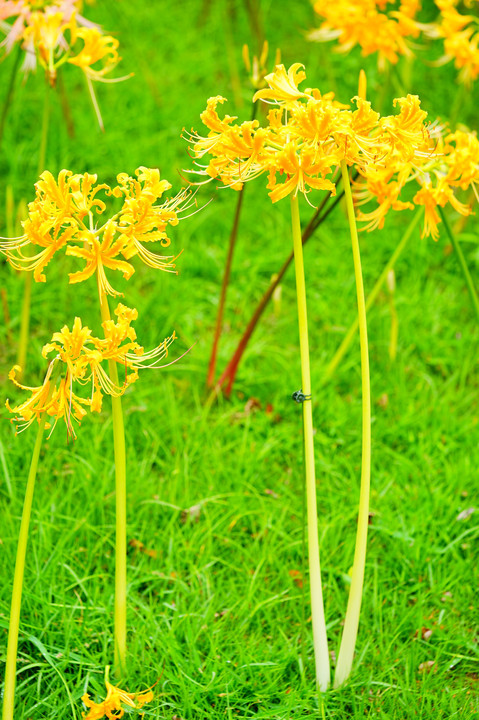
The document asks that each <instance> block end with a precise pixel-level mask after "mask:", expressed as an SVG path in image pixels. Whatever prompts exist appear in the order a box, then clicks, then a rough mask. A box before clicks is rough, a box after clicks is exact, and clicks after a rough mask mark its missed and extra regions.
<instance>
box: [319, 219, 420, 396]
mask: <svg viewBox="0 0 479 720" xmlns="http://www.w3.org/2000/svg"><path fill="white" fill-rule="evenodd" d="M421 216H422V208H420V209H419V210H418V212H417V213H416V215H415V216H414V217H413V219H412V220H411V223H410V225H409V227H408V229H407V230H406V232H405V233H404V235H403V236H402V238H401V242H400V243H399V245H398V246H397V248H396V249H395V251H394V252H393V254H392V255H391V257H390V258H389V260H388V262H387V263H386V265H385V267H384V270H383V271H382V273H381V275H380V276H379V277H378V279H377V280H376V284H375V285H374V287H373V289H372V290H371V292H370V293H369V295H368V297H367V300H366V312H367V311H368V310H369V309H370V308H371V306H372V305H373V303H374V301H375V300H376V298H377V296H378V295H379V292H380V290H381V288H382V286H383V285H384V282H385V280H386V278H387V275H388V272H389V271H390V270H391V269H392V268H393V267H394V265H395V264H396V261H397V259H398V258H399V256H400V255H401V253H402V251H403V250H404V248H405V247H406V245H407V243H408V242H409V239H410V237H411V235H412V234H413V232H414V230H415V228H416V225H417V224H418V222H419V220H420V218H421ZM358 326H359V316H358V317H357V318H356V320H354V322H353V323H352V324H351V327H350V328H349V330H348V332H347V333H346V335H345V336H344V339H343V341H342V343H341V345H340V346H339V347H338V349H337V350H336V352H335V354H334V357H333V359H332V360H331V362H330V363H329V365H328V367H327V368H326V372H325V373H324V375H323V377H322V378H321V385H324V383H325V382H326V381H327V380H329V378H330V377H331V376H332V375H333V374H334V372H335V370H336V368H337V367H338V365H339V363H340V362H341V360H342V359H343V357H344V356H345V355H346V353H347V351H348V350H349V347H350V345H351V342H352V341H353V338H354V336H355V335H356V332H357V329H358Z"/></svg>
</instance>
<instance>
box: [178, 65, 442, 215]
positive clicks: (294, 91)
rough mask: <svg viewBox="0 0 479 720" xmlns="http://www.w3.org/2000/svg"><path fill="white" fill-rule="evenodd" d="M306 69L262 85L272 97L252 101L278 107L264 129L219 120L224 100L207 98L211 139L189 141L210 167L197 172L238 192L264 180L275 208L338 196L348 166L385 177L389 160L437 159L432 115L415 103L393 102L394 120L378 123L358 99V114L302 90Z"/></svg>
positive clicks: (263, 94) (279, 72)
mask: <svg viewBox="0 0 479 720" xmlns="http://www.w3.org/2000/svg"><path fill="white" fill-rule="evenodd" d="M302 67H303V66H302V65H300V64H299V63H296V64H294V65H292V66H291V68H290V69H289V70H288V71H286V69H285V68H284V66H283V65H278V66H277V67H276V70H275V72H274V73H272V74H270V75H267V76H266V78H265V79H266V81H267V83H268V85H269V89H266V90H260V91H258V92H257V93H256V94H255V95H254V98H253V100H257V99H262V100H265V101H266V102H271V103H273V104H275V105H278V106H279V107H278V108H273V109H271V110H270V112H269V114H268V125H267V127H260V125H259V123H258V121H256V120H254V121H246V122H243V123H242V124H241V125H238V124H236V123H235V122H234V121H235V120H236V118H234V117H230V116H229V115H226V116H225V117H224V118H223V119H221V118H220V117H219V115H218V113H217V106H218V104H219V103H224V102H225V99H224V98H222V97H220V96H218V97H214V98H210V100H209V101H208V104H207V108H206V110H205V111H204V112H203V114H202V115H201V119H202V121H203V123H204V124H205V125H206V127H207V128H208V129H209V134H208V136H207V137H201V136H200V135H198V134H197V133H192V134H190V136H189V140H190V142H191V143H192V145H193V152H194V155H195V156H196V158H202V157H203V156H205V155H206V154H208V155H211V156H212V159H211V160H210V162H209V164H208V165H206V166H203V167H202V169H200V170H196V171H193V172H196V173H198V174H204V175H207V176H209V177H210V178H219V179H220V180H221V181H222V182H223V183H224V184H225V185H227V186H229V187H232V188H234V189H236V190H238V189H240V188H241V187H242V184H243V183H244V182H246V181H248V180H251V179H253V178H255V177H258V176H259V175H262V174H263V173H267V175H268V188H269V190H270V193H269V195H270V197H271V200H272V201H273V202H276V201H278V200H280V199H281V198H284V197H285V196H287V195H289V194H290V193H293V194H296V193H297V192H301V193H303V194H305V195H307V194H308V193H309V191H310V190H311V189H317V190H327V191H328V192H331V193H332V194H335V191H336V188H335V183H334V173H335V171H336V169H337V167H338V166H339V165H340V164H341V162H342V161H343V160H344V161H346V163H347V164H348V165H350V166H355V167H356V168H357V169H359V168H362V169H363V170H365V168H367V167H369V166H370V165H371V166H374V167H381V168H384V169H386V168H387V167H388V165H389V162H390V160H391V158H392V157H394V158H398V159H400V160H401V161H403V162H408V163H413V162H414V161H415V159H416V157H417V156H418V153H423V152H424V149H425V148H428V151H430V152H433V151H434V143H433V141H432V140H431V138H430V137H429V132H428V128H427V126H426V124H425V120H426V116H427V113H426V112H424V111H423V110H422V109H421V107H420V101H419V98H418V97H417V96H415V95H408V96H407V97H405V98H400V99H398V100H396V101H395V104H397V105H399V113H398V114H396V115H391V116H385V117H380V115H379V113H377V112H375V111H374V110H373V109H372V108H371V104H370V103H369V102H367V101H366V100H364V99H362V98H360V97H355V98H353V102H354V103H355V105H356V109H355V110H350V109H349V107H348V106H347V105H343V104H341V103H339V102H336V101H335V100H334V95H333V93H327V94H325V95H322V94H321V92H320V91H319V90H317V89H307V90H304V91H302V90H300V89H299V88H298V85H299V83H300V82H301V81H303V80H304V79H305V73H304V71H303V70H302ZM429 149H430V150H429Z"/></svg>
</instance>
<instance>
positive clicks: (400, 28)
mask: <svg viewBox="0 0 479 720" xmlns="http://www.w3.org/2000/svg"><path fill="white" fill-rule="evenodd" d="M435 3H436V6H437V8H438V10H439V16H438V18H437V20H436V21H435V22H433V23H423V22H420V21H419V20H418V14H419V12H420V10H421V4H422V3H421V2H420V0H397V1H396V0H337V1H336V2H334V3H331V2H329V1H328V0H316V2H315V3H314V9H315V11H316V13H317V14H318V15H319V16H320V18H321V19H322V20H323V22H322V23H321V25H320V27H319V28H318V29H316V30H312V31H311V32H310V33H309V34H308V38H309V39H310V40H313V41H318V42H326V41H329V40H337V42H338V47H337V51H338V52H349V51H350V50H351V49H352V48H353V47H355V46H356V45H359V46H360V47H361V51H362V54H363V55H370V54H372V53H378V65H379V67H380V68H384V66H385V65H386V63H387V62H390V63H393V64H395V63H397V62H398V60H399V57H400V56H401V55H405V56H411V55H412V54H413V53H412V50H411V47H410V45H411V43H410V42H409V40H410V39H413V40H416V39H417V38H418V37H419V36H420V35H421V34H422V35H423V37H424V38H426V39H429V38H436V39H437V38H441V39H442V40H443V42H444V50H445V52H444V55H443V56H442V57H441V58H440V59H439V60H438V61H436V62H435V63H433V64H434V65H442V64H444V63H447V62H449V61H451V60H454V61H455V65H456V67H457V68H458V69H459V70H460V74H459V79H460V80H461V81H462V82H465V83H470V82H471V81H473V80H475V79H476V78H477V76H478V75H479V31H478V24H479V18H478V16H477V10H476V15H470V14H469V15H463V14H462V13H460V12H459V11H458V10H457V6H458V5H459V0H435ZM465 4H466V5H468V6H469V7H471V8H472V7H473V6H474V5H476V6H477V0H469V2H467V1H466V3H465Z"/></svg>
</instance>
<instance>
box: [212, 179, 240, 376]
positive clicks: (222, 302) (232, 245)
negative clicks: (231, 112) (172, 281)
mask: <svg viewBox="0 0 479 720" xmlns="http://www.w3.org/2000/svg"><path fill="white" fill-rule="evenodd" d="M245 187H246V185H243V187H242V188H241V190H240V191H239V195H238V201H237V203H236V211H235V216H234V220H233V227H232V228H231V234H230V240H229V245H228V254H227V256H226V264H225V270H224V274H223V282H222V284H221V293H220V301H219V305H218V314H217V316H216V325H215V335H214V338H213V347H212V348H211V356H210V362H209V365H208V378H207V381H206V384H207V386H208V387H211V386H212V385H213V383H214V381H215V372H216V359H217V355H218V343H219V339H220V335H221V326H222V324H223V314H224V309H225V301H226V291H227V289H228V285H229V281H230V275H231V265H232V263H233V253H234V249H235V244H236V238H237V236H238V228H239V219H240V214H241V206H242V204H243V196H244V190H245Z"/></svg>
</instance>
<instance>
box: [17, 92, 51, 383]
mask: <svg viewBox="0 0 479 720" xmlns="http://www.w3.org/2000/svg"><path fill="white" fill-rule="evenodd" d="M50 94H51V88H50V86H49V85H48V83H46V85H45V96H44V100H43V120H42V136H41V139H40V150H39V154H38V172H37V175H40V174H41V173H42V172H43V171H44V170H45V158H46V153H47V144H48V127H49V124H50ZM32 274H33V273H32V272H27V273H26V277H25V286H24V290H23V302H22V315H21V318H20V338H19V341H18V354H17V365H19V366H20V368H21V370H20V372H19V373H18V378H19V379H21V378H22V377H23V375H24V373H25V367H26V362H27V346H28V340H29V337H30V308H31V297H32Z"/></svg>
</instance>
